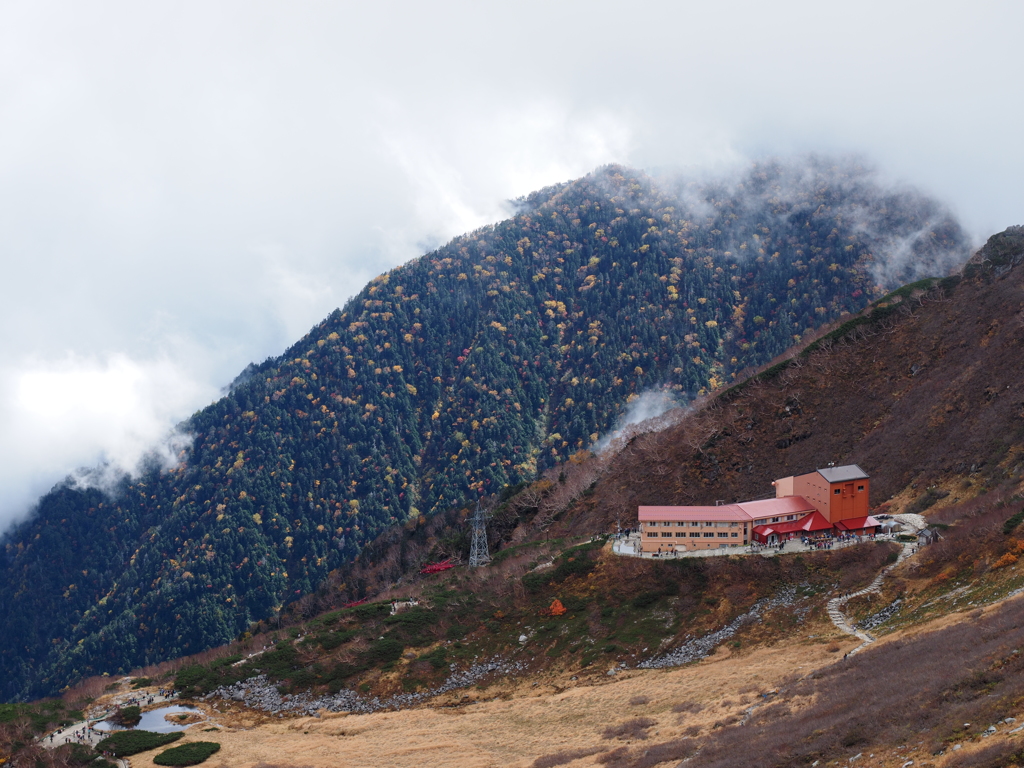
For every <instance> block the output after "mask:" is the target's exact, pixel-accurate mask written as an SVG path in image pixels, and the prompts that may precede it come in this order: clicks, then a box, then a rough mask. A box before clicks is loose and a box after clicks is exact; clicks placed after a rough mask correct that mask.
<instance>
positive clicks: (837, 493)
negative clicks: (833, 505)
mask: <svg viewBox="0 0 1024 768" xmlns="http://www.w3.org/2000/svg"><path fill="white" fill-rule="evenodd" d="M832 493H834V494H835V495H836V496H838V495H839V489H838V488H836V489H835V490H834V491H832Z"/></svg>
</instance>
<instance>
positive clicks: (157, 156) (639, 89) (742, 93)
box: [0, 0, 1024, 524]
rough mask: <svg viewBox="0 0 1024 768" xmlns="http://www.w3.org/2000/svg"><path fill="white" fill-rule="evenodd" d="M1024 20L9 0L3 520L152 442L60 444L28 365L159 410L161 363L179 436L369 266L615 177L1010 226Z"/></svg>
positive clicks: (800, 1) (824, 10)
mask: <svg viewBox="0 0 1024 768" xmlns="http://www.w3.org/2000/svg"><path fill="white" fill-rule="evenodd" d="M1021 26H1024V6H1022V5H1021V4H1020V3H1016V2H1010V1H1009V0H1007V1H1006V2H998V1H992V2H980V3H974V4H971V5H970V6H965V5H964V4H962V3H953V2H943V1H942V0H938V1H937V2H934V3H930V4H928V5H927V6H919V5H916V4H911V5H905V6H893V5H892V4H891V3H887V2H882V0H865V1H864V2H862V3H860V4H858V5H857V6H856V7H853V6H848V5H835V6H829V5H827V4H821V3H811V2H806V1H804V0H786V1H785V2H782V3H774V4H765V3H755V2H748V1H745V0H740V1H738V2H735V3H718V4H714V3H704V4H694V3H674V4H673V3H665V2H641V3H640V4H638V5H637V4H634V6H631V7H630V9H629V11H628V12H627V11H625V10H623V8H622V6H621V4H615V3H612V2H610V1H607V0H592V1H591V2H587V3H583V2H581V1H580V0H569V1H568V2H565V3H559V4H557V5H552V4H550V3H544V2H540V0H522V2H519V3H516V4H514V5H504V6H495V5H493V4H492V5H486V4H473V3H466V2H461V1H460V0H442V1H441V2H439V3H434V4H430V5H425V4H420V5H407V6H404V7H403V8H402V9H401V12H396V10H395V8H394V7H392V6H390V5H388V4H379V3H378V4H372V3H364V4H361V5H353V4H330V3H328V4H322V3H312V4H301V5H299V6H288V7H287V8H286V7H284V6H282V5H280V4H274V3H269V2H264V1H263V0H247V2H244V3H243V2H241V1H240V0H225V1H224V2H218V3H213V4H211V3H198V2H192V1H191V0H185V2H180V3H174V4H152V3H133V2H127V0H99V2H97V3H91V4H88V5H85V4H81V3H74V2H70V0H37V1H36V2H31V3H18V2H10V3H4V4H0V110H2V113H3V115H4V119H3V120H2V121H0V266H2V267H3V275H4V279H3V280H2V281H0V328H2V329H3V337H2V344H3V347H2V348H3V350H4V362H0V399H2V402H0V417H2V418H3V419H4V421H3V423H2V424H0V427H3V428H2V429H0V457H3V458H5V459H9V460H11V461H13V462H14V463H13V464H12V465H11V466H15V465H17V467H19V469H18V470H17V471H14V470H10V471H8V470H0V507H2V508H4V509H12V508H14V507H17V506H19V505H20V506H21V507H22V508H25V507H26V505H27V504H28V503H29V499H30V497H31V494H30V493H29V492H28V491H27V490H26V488H28V487H31V488H34V489H37V490H38V489H44V488H46V487H48V486H49V484H52V483H53V482H55V481H57V480H59V479H60V478H61V477H63V476H64V474H65V473H67V472H68V471H71V470H72V469H74V468H75V467H78V466H82V465H84V464H88V463H90V462H91V461H92V460H93V459H94V458H95V457H96V456H98V455H100V454H103V453H104V452H106V453H108V454H109V455H119V454H121V452H122V450H123V448H122V446H125V445H127V444H128V443H129V442H130V440H129V438H128V437H126V435H131V434H134V433H133V430H135V432H137V433H138V434H140V435H141V434H156V432H157V431H158V430H156V429H155V427H154V428H153V429H150V428H149V427H148V426H147V427H145V428H142V427H138V426H135V422H134V421H133V420H132V419H120V420H119V417H116V416H112V417H111V418H112V419H113V420H114V422H115V423H116V424H117V425H118V426H117V428H113V427H108V426H104V422H105V419H103V418H100V417H98V416H97V417H89V419H91V421H90V420H89V419H86V418H85V417H84V416H83V417H82V418H81V419H79V420H77V421H73V423H74V424H75V425H76V426H74V427H73V428H71V427H70V426H69V427H68V428H69V429H70V433H69V436H68V437H67V439H61V438H58V437H56V436H55V435H54V433H52V432H50V431H48V430H50V429H51V428H50V427H48V426H46V424H47V422H46V420H45V419H44V418H43V417H41V416H39V415H38V414H36V415H29V414H28V413H27V412H24V411H23V409H24V408H26V407H27V406H26V405H24V404H23V403H21V401H20V400H17V399H16V394H15V393H16V392H18V391H20V390H19V386H20V384H19V382H21V381H22V376H23V375H24V374H25V373H26V371H36V370H44V371H52V370H57V369H62V368H63V369H66V370H67V371H69V372H71V373H74V372H76V371H79V372H80V371H82V370H94V371H95V370H103V371H108V372H110V371H113V370H115V369H117V368H118V363H117V362H116V361H118V360H124V361H130V363H131V365H134V366H137V367H138V368H139V369H140V370H142V371H143V372H144V373H145V375H144V376H143V378H142V379H140V380H138V383H137V384H136V386H137V388H138V391H140V392H145V391H150V390H147V387H148V386H149V385H146V384H144V383H142V382H144V381H152V380H153V377H156V378H159V377H158V375H157V373H156V371H157V370H158V369H159V368H160V366H161V365H165V366H169V367H170V368H171V369H173V373H168V374H167V375H168V376H169V378H168V379H167V381H168V382H173V381H177V382H178V383H179V384H180V386H182V387H183V388H184V390H185V392H186V393H191V394H187V395H182V396H181V397H178V396H175V395H174V394H173V393H170V392H168V393H167V400H166V405H158V404H156V403H155V400H154V399H153V397H151V396H143V395H139V403H140V405H139V409H140V410H139V411H138V412H140V413H145V414H150V415H148V416H143V417H142V418H141V419H140V422H139V423H141V424H144V425H151V424H161V425H164V426H165V427H167V426H168V425H170V424H173V423H175V422H176V421H177V420H179V419H181V418H183V417H185V416H187V415H188V413H189V412H190V410H191V409H193V408H195V407H199V406H200V405H202V404H203V401H204V398H209V397H212V396H213V394H214V393H216V392H217V391H219V389H220V388H221V387H223V386H224V385H225V384H227V383H228V382H230V381H231V380H232V379H233V378H234V376H235V375H236V374H237V373H238V372H239V371H240V370H242V369H243V368H244V367H245V366H246V365H247V364H248V363H249V362H251V361H260V360H263V359H264V358H266V357H267V356H269V355H275V354H278V353H280V352H281V351H282V350H283V349H285V348H286V347H287V346H288V345H289V344H291V343H293V342H294V341H295V340H296V337H297V335H300V334H301V333H303V332H304V331H305V330H306V329H308V328H310V327H312V326H313V325H314V324H315V323H316V322H318V321H319V320H320V319H321V318H323V317H324V316H326V315H327V314H328V313H329V312H330V311H331V310H332V309H334V308H335V307H336V306H339V305H341V304H343V302H344V301H345V299H346V298H347V297H349V296H351V295H353V294H355V293H356V292H357V291H358V290H359V289H360V288H361V287H362V285H363V284H364V283H365V282H366V281H367V280H368V279H369V278H371V277H373V276H374V275H376V274H378V273H380V272H382V271H385V270H387V269H390V268H392V267H394V266H396V265H397V264H398V263H401V262H402V261H405V260H407V259H409V258H411V257H414V256H416V255H418V254H419V253H421V252H423V251H424V250H427V249H429V248H431V247H434V246H436V245H437V244H439V243H442V242H444V241H446V240H448V239H450V238H451V237H454V236H456V235H458V234H460V233H461V232H463V231H465V230H467V229H472V228H473V227H476V226H479V225H480V224H482V223H487V222H489V221H494V220H495V219H497V218H500V217H501V216H502V215H503V212H504V210H505V208H504V207H503V206H504V201H507V200H508V199H510V198H515V197H517V196H519V195H522V194H526V193H528V192H530V191H532V190H534V189H537V188H539V187H543V186H546V185H549V184H554V183H558V182H561V181H565V180H567V179H569V178H573V177H576V176H580V175H582V174H584V173H586V172H588V171H590V170H592V169H593V168H594V167H596V166H598V165H602V164H605V163H609V162H624V163H627V164H632V165H636V166H640V167H646V168H660V167H669V166H671V167H682V168H686V169H690V168H695V167H698V168H706V167H712V168H720V167H724V166H730V165H733V164H736V163H742V161H743V160H744V159H746V158H751V157H763V156H767V155H789V154H794V153H803V152H808V151H819V152H836V151H841V152H847V151H854V152H861V153H864V154H866V155H868V156H869V157H871V158H872V159H873V160H875V161H876V162H877V163H878V164H879V165H880V166H881V167H883V168H884V169H886V171H887V173H888V174H889V175H890V176H892V177H894V178H896V179H899V180H908V181H910V182H912V183H914V184H916V185H918V186H920V187H921V188H922V189H924V190H925V191H927V192H930V193H937V194H938V195H939V196H940V197H942V198H945V199H947V200H948V201H949V203H950V206H951V208H952V209H953V210H954V211H955V212H956V213H957V214H958V215H959V216H961V217H963V218H964V219H965V220H966V224H967V226H968V227H969V228H970V230H971V232H972V234H974V235H975V238H976V239H977V240H979V241H981V240H982V239H983V238H984V237H985V236H987V235H988V234H990V233H991V232H992V231H995V230H997V229H1002V228H1003V227H1005V226H1007V225H1008V224H1013V223H1020V222H1021V219H1022V217H1024V192H1022V187H1021V185H1020V184H1019V178H1020V177H1021V174H1022V173H1024V145H1022V144H1021V142H1020V141H1019V138H1018V136H1017V133H1018V129H1017V126H1018V125H1019V124H1020V122H1021V117H1024V106H1022V105H1021V103H1020V102H1019V100H1014V99H1013V98H1012V97H1010V96H1008V95H1007V92H1006V86H1005V83H1006V77H1007V75H1006V73H1009V72H1015V71H1018V70H1019V68H1020V65H1019V62H1018V61H1017V60H1016V58H1014V57H1015V55H1016V54H1015V51H1016V50H1017V48H1016V45H1015V43H1016V40H1015V37H1014V35H1015V34H1016V30H1018V29H1020V28H1021ZM186 350H187V351H186ZM40 361H42V362H40ZM161 361H164V362H163V363H161ZM69 375H70V374H69ZM111 375H113V374H111ZM75 381H76V379H74V378H73V377H72V378H68V379H67V383H68V385H69V386H71V385H72V384H73V383H74V382H75ZM200 393H203V394H200ZM147 402H148V403H150V404H151V407H148V409H147V407H145V406H144V404H145V403H147ZM172 406H173V408H172ZM174 408H177V410H176V411H174V412H173V413H172V412H171V411H172V410H173V409H174ZM86 412H87V411H83V413H86ZM154 414H155V415H154ZM66 418H67V419H68V420H69V421H67V422H65V423H66V424H68V425H70V424H71V423H72V421H71V420H74V419H78V415H76V414H68V415H67V416H66ZM33 423H36V424H39V425H40V426H39V428H38V430H35V429H32V428H30V427H28V426H26V425H29V424H33ZM8 425H16V426H18V430H16V431H12V430H10V429H7V427H8ZM89 425H91V426H89ZM92 430H95V431H92ZM87 433H88V434H87ZM43 435H49V437H48V438H47V441H46V443H45V445H46V446H48V447H46V448H45V449H44V447H43V446H44V441H43ZM89 435H93V436H92V437H90V436H89ZM33 440H34V441H35V442H32V441H33ZM19 444H26V445H29V444H31V446H32V448H31V450H30V451H28V452H27V453H25V454H24V456H22V455H21V453H20V452H19V447H18V446H19ZM129 453H132V451H129ZM132 455H134V453H133V454H132ZM29 457H32V458H31V460H30V458H29ZM129 463H130V462H129ZM4 473H6V474H4ZM26 477H31V478H32V480H31V482H29V481H28V480H25V479H24V478H26ZM19 478H20V479H19ZM0 524H2V521H0Z"/></svg>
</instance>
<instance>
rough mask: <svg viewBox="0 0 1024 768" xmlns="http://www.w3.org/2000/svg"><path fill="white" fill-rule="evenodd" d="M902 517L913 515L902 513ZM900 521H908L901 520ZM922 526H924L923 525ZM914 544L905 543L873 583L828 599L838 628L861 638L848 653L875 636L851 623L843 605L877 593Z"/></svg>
mask: <svg viewBox="0 0 1024 768" xmlns="http://www.w3.org/2000/svg"><path fill="white" fill-rule="evenodd" d="M900 517H911V515H900ZM913 517H919V515H913ZM900 522H907V521H903V520H901V521H900ZM922 522H923V519H922ZM908 525H909V522H908ZM922 527H924V526H923V525H922ZM914 546H915V545H914V544H913V543H911V542H907V543H905V544H904V545H903V549H902V550H901V551H900V555H899V557H897V558H896V562H895V563H892V564H891V565H887V566H885V568H883V569H882V570H880V571H879V572H878V575H877V576H875V578H874V579H872V581H871V583H870V584H868V585H867V586H866V587H864V589H861V590H858V591H856V592H853V593H851V594H849V595H841V596H839V597H833V598H832V599H831V600H829V601H828V617H829V618H830V619H832V623H833V624H835V625H836V629H838V630H839V631H840V632H845V633H846V634H848V635H853V636H854V637H856V638H859V639H860V640H861V644H860V645H858V646H857V647H856V648H854V649H853V650H852V651H850V653H848V654H847V655H848V656H852V655H853V654H855V653H857V652H858V651H861V650H863V649H864V648H866V647H867V646H869V645H871V643H873V642H875V638H874V637H873V636H872V635H871V633H870V632H865V631H864V630H863V629H857V628H856V627H855V626H853V625H852V624H850V622H849V620H847V618H846V616H845V615H844V614H843V611H842V607H843V606H844V605H846V603H847V602H848V601H849V600H851V599H852V598H854V597H860V596H861V595H870V594H877V593H878V592H879V591H881V589H882V582H883V581H884V580H885V577H886V576H888V575H889V572H890V571H891V570H892V569H893V568H895V567H896V566H897V565H899V564H900V563H902V562H903V561H904V560H906V559H907V558H908V557H910V555H911V553H912V552H913V551H914Z"/></svg>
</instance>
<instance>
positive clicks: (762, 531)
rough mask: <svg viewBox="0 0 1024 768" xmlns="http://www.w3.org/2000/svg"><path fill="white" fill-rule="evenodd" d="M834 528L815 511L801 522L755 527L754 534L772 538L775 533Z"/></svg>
mask: <svg viewBox="0 0 1024 768" xmlns="http://www.w3.org/2000/svg"><path fill="white" fill-rule="evenodd" d="M831 528H832V523H830V522H829V521H828V520H826V519H825V516H824V515H822V514H821V512H818V511H814V512H812V513H811V514H809V515H807V516H806V517H802V518H800V519H799V520H787V521H786V522H785V523H772V524H771V525H755V526H754V533H756V534H758V535H760V536H770V535H771V534H773V533H776V534H778V533H796V532H797V531H806V532H807V533H813V532H814V531H827V530H829V529H831Z"/></svg>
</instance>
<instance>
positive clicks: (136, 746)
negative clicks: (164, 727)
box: [96, 731, 184, 757]
mask: <svg viewBox="0 0 1024 768" xmlns="http://www.w3.org/2000/svg"><path fill="white" fill-rule="evenodd" d="M183 735H184V734H183V733H181V732H178V733H153V731H118V732H117V733H113V734H111V735H110V736H107V738H105V739H103V740H102V741H101V742H100V743H99V744H97V745H96V751H97V752H109V753H110V754H112V755H113V756H114V757H128V756H129V755H137V754H138V753H139V752H148V751H149V750H151V749H156V748H157V747H162V746H164V745H165V744H170V743H171V742H172V741H177V740H178V739H180V738H181V737H182V736H183Z"/></svg>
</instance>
